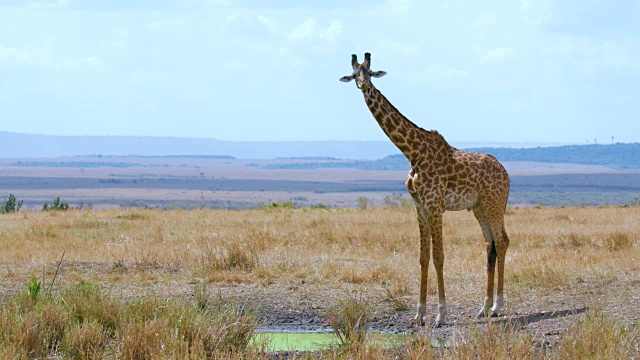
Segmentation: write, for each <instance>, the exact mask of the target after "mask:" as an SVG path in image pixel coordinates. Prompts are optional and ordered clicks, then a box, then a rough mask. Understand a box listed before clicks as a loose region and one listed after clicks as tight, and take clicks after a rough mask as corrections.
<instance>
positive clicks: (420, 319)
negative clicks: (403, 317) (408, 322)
mask: <svg viewBox="0 0 640 360" xmlns="http://www.w3.org/2000/svg"><path fill="white" fill-rule="evenodd" d="M413 320H414V321H415V322H416V324H418V326H424V325H425V324H426V322H425V321H424V317H423V316H419V315H416V316H415V318H414V319H413Z"/></svg>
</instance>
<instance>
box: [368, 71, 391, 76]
mask: <svg viewBox="0 0 640 360" xmlns="http://www.w3.org/2000/svg"><path fill="white" fill-rule="evenodd" d="M385 75H387V72H386V71H372V72H371V76H372V77H374V78H379V77H383V76H385Z"/></svg>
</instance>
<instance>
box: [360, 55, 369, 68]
mask: <svg viewBox="0 0 640 360" xmlns="http://www.w3.org/2000/svg"><path fill="white" fill-rule="evenodd" d="M362 63H363V64H364V65H365V66H366V67H367V69H368V68H369V67H371V53H368V52H366V53H364V61H363V62H362Z"/></svg>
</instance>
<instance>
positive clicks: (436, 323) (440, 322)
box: [431, 321, 447, 329]
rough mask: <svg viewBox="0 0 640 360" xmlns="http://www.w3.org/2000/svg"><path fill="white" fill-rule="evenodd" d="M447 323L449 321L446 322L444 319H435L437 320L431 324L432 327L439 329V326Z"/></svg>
mask: <svg viewBox="0 0 640 360" xmlns="http://www.w3.org/2000/svg"><path fill="white" fill-rule="evenodd" d="M445 325H447V323H446V322H444V321H435V322H434V323H433V324H432V325H431V327H432V328H434V329H437V328H440V327H443V326H445Z"/></svg>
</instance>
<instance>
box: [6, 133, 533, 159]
mask: <svg viewBox="0 0 640 360" xmlns="http://www.w3.org/2000/svg"><path fill="white" fill-rule="evenodd" d="M0 145H1V146H0V158H45V157H46V158H51V157H61V156H78V155H105V156H108V155H114V156H128V155H139V156H185V155H186V156H207V157H212V156H213V157H221V156H229V157H234V158H238V159H275V158H299V159H300V160H301V161H302V160H311V159H316V160H317V159H329V158H335V159H369V160H374V159H380V158H383V157H384V156H386V155H389V154H394V153H397V152H398V149H397V148H396V147H395V145H393V143H391V141H388V140H385V141H222V140H216V139H193V138H177V137H140V136H53V135H31V134H17V133H10V132H3V131H0ZM454 145H455V146H458V147H485V146H511V147H530V146H533V145H534V144H492V143H460V144H457V143H454Z"/></svg>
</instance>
